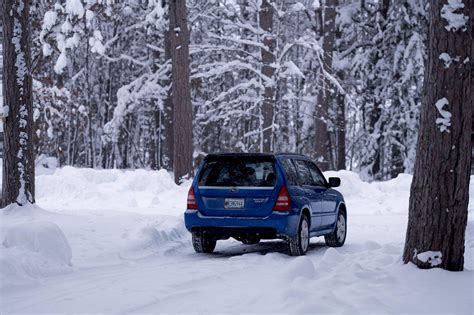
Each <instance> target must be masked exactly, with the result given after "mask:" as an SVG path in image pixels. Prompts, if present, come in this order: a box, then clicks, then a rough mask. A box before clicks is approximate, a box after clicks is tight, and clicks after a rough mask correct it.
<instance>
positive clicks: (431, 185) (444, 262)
mask: <svg viewBox="0 0 474 315" xmlns="http://www.w3.org/2000/svg"><path fill="white" fill-rule="evenodd" d="M445 4H446V1H434V0H432V1H430V9H429V10H430V23H429V34H428V38H429V43H428V52H429V53H428V63H427V67H426V76H425V83H424V84H425V85H424V95H423V101H422V108H421V117H420V133H419V136H418V148H417V158H416V163H415V172H414V176H413V182H412V186H411V192H410V206H409V219H408V229H407V235H406V243H405V250H404V254H403V260H404V262H405V263H408V262H410V261H411V262H413V263H414V264H416V265H417V266H419V267H421V268H430V267H434V265H437V267H441V268H444V269H447V270H453V271H455V270H463V265H464V237H465V230H466V223H467V214H468V212H467V205H468V200H469V177H470V176H469V165H470V159H471V142H470V135H471V131H472V130H471V124H472V114H473V107H474V102H473V99H474V95H473V94H474V89H473V84H474V82H472V62H473V52H474V41H473V40H472V36H473V33H472V32H473V31H472V29H473V27H474V25H473V22H472V21H473V19H474V2H473V1H464V5H465V7H464V9H462V10H459V11H462V12H464V14H465V15H468V16H469V20H468V23H467V25H466V29H465V31H461V30H457V31H454V30H452V31H447V30H446V28H445V26H447V22H446V20H444V19H443V18H442V17H441V16H440V12H441V9H442V7H443V5H445ZM442 53H447V54H449V56H451V57H452V58H455V57H456V56H460V58H459V61H456V62H453V63H451V65H450V66H449V67H445V65H444V62H443V61H442V60H440V58H439V56H440V54H442ZM444 98H445V100H446V102H445V103H446V105H444V106H443V107H442V109H443V110H447V111H449V112H450V113H451V115H452V116H451V117H450V122H451V125H450V126H445V127H447V130H444V128H443V127H442V126H443V124H442V121H440V120H439V119H441V118H443V117H442V115H441V113H442V111H439V110H438V109H437V106H435V104H438V107H441V106H440V104H442V103H440V102H439V100H443V99H444ZM445 116H446V115H445ZM443 130H444V131H443ZM426 251H434V252H440V253H441V257H439V258H440V259H441V262H440V263H439V261H436V259H432V260H431V261H429V260H428V261H426V262H425V260H426V259H423V258H426V257H423V256H420V255H419V254H420V253H423V252H426ZM417 254H418V256H417ZM431 256H433V255H431ZM420 259H421V260H420ZM422 260H423V261H422ZM437 263H439V265H438V264H437Z"/></svg>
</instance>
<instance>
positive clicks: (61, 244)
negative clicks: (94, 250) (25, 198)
mask: <svg viewBox="0 0 474 315" xmlns="http://www.w3.org/2000/svg"><path fill="white" fill-rule="evenodd" d="M36 212H39V213H41V210H40V209H38V208H37V207H36V206H29V207H28V206H27V207H18V206H10V207H7V208H5V209H3V212H2V214H1V218H2V221H3V222H12V224H11V225H9V226H8V225H7V226H4V224H2V236H1V248H0V249H1V250H0V289H2V290H3V289H5V288H8V287H11V286H18V285H24V284H30V283H34V282H35V279H38V278H42V277H48V276H54V275H58V274H64V273H68V272H71V271H72V268H71V259H72V251H71V247H70V246H69V242H68V240H67V239H66V236H65V235H64V233H63V231H62V230H61V229H60V228H59V227H58V225H56V224H55V223H52V222H47V221H42V222H41V221H28V222H24V223H15V217H17V218H18V216H27V217H31V218H32V217H33V216H32V215H33V214H35V213H36ZM9 216H13V217H14V218H8V217H9Z"/></svg>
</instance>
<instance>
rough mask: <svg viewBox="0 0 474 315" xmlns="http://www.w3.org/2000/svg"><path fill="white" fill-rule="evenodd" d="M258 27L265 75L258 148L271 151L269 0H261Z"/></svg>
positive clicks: (271, 54) (271, 18)
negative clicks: (261, 40) (260, 139)
mask: <svg viewBox="0 0 474 315" xmlns="http://www.w3.org/2000/svg"><path fill="white" fill-rule="evenodd" d="M259 19H260V21H259V22H260V27H261V28H262V30H263V31H264V32H265V33H264V34H263V45H264V46H265V47H264V48H262V49H261V52H262V63H263V66H262V74H263V75H264V76H265V79H266V82H264V86H265V89H264V91H263V106H262V116H263V117H262V118H263V123H262V141H263V145H261V147H260V150H262V151H263V152H271V151H272V150H273V115H274V113H273V112H274V110H273V107H274V88H273V86H274V78H273V76H274V74H275V67H274V63H275V54H274V49H275V38H274V37H273V35H272V31H273V7H272V4H271V3H270V1H268V0H263V1H262V4H261V7H260V12H259Z"/></svg>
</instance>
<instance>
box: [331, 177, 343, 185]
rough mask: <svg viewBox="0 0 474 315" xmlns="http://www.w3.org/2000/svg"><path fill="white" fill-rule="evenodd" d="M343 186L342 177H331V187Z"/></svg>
mask: <svg viewBox="0 0 474 315" xmlns="http://www.w3.org/2000/svg"><path fill="white" fill-rule="evenodd" d="M339 186H341V179H340V178H339V177H329V187H339Z"/></svg>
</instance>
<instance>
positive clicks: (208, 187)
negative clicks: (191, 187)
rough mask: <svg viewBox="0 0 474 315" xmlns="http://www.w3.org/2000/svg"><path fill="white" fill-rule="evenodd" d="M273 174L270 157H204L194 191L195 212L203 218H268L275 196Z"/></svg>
mask: <svg viewBox="0 0 474 315" xmlns="http://www.w3.org/2000/svg"><path fill="white" fill-rule="evenodd" d="M276 174H277V172H276V167H275V159H274V157H273V156H266V155H232V156H230V155H224V156H221V155H216V156H211V157H208V158H207V159H206V160H205V163H204V165H203V167H202V169H201V171H200V173H199V175H198V176H199V180H198V188H197V189H196V190H195V195H196V199H197V202H198V207H199V211H200V212H201V213H202V214H204V215H206V216H236V217H240V216H241V217H264V216H268V215H269V214H271V212H272V209H273V206H274V204H275V198H276V197H277V194H278V192H275V185H276V183H277V176H276Z"/></svg>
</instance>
